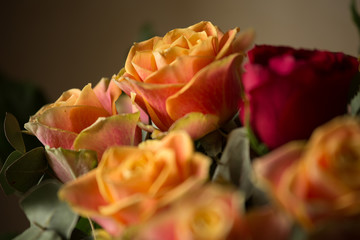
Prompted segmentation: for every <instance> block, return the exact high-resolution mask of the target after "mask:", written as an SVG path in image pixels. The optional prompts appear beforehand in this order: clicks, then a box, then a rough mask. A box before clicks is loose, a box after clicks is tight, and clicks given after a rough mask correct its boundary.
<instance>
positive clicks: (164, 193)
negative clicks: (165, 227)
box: [59, 132, 210, 236]
mask: <svg viewBox="0 0 360 240" xmlns="http://www.w3.org/2000/svg"><path fill="white" fill-rule="evenodd" d="M209 164H210V160H209V158H208V157H206V156H205V155H202V154H199V153H194V147H193V143H192V140H191V138H190V137H189V136H188V135H187V134H186V133H184V132H174V133H172V134H169V135H168V136H166V137H165V138H163V139H162V140H161V141H158V140H152V141H146V142H144V143H142V144H140V145H139V146H138V147H130V146H121V147H112V148H110V149H108V150H107V151H106V152H105V153H104V155H103V158H102V160H101V162H100V164H99V166H98V167H97V168H96V169H94V170H92V171H91V172H89V173H87V174H85V175H83V176H81V177H80V178H78V179H76V180H74V181H72V182H68V183H67V184H66V185H65V186H64V187H63V188H62V189H61V190H60V192H59V196H60V198H61V199H63V200H65V201H67V202H68V203H69V204H70V205H71V206H72V207H73V209H74V210H75V211H76V212H78V213H80V214H81V215H84V216H88V217H91V218H93V219H94V220H95V221H97V222H98V223H99V224H100V225H101V226H102V227H103V228H104V229H105V230H107V231H108V232H109V233H111V234H112V235H116V236H118V235H120V234H121V233H122V231H123V229H124V228H125V227H127V226H129V225H132V224H137V223H141V222H143V221H144V220H146V219H148V218H149V217H150V216H151V215H152V214H153V213H154V212H155V211H156V210H157V209H158V208H159V207H162V206H165V205H166V204H168V203H169V202H171V201H173V199H174V198H178V196H181V195H182V194H183V193H184V192H186V191H188V189H189V188H191V187H193V186H194V185H197V184H198V183H202V182H203V181H205V180H206V179H207V178H208V172H209ZM84 196H86V197H84Z"/></svg>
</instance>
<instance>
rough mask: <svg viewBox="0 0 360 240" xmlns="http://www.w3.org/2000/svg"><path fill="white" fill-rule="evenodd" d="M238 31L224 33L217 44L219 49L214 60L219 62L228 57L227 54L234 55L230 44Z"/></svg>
mask: <svg viewBox="0 0 360 240" xmlns="http://www.w3.org/2000/svg"><path fill="white" fill-rule="evenodd" d="M239 31H240V29H239V28H234V29H233V30H230V31H228V32H226V33H225V35H224V36H223V37H222V38H221V40H220V43H219V49H221V50H220V52H219V53H218V54H217V56H216V60H219V59H221V58H224V57H226V56H228V55H229V54H232V53H235V52H234V51H233V49H232V48H231V46H232V43H233V41H234V39H235V37H236V34H237V33H238V32H239Z"/></svg>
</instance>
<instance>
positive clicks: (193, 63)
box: [145, 56, 214, 84]
mask: <svg viewBox="0 0 360 240" xmlns="http://www.w3.org/2000/svg"><path fill="white" fill-rule="evenodd" d="M213 60H214V57H212V56H203V57H202V56H182V57H179V58H178V59H176V61H175V62H173V64H171V65H166V66H165V67H163V68H161V69H160V70H158V71H157V72H155V73H154V74H153V75H151V76H150V77H149V78H148V79H146V80H145V82H146V83H158V84H172V83H187V82H189V81H190V80H191V79H192V77H193V76H194V75H195V74H196V73H197V72H198V71H200V70H201V69H202V68H204V67H205V66H207V65H208V64H209V63H211V62H212V61H213Z"/></svg>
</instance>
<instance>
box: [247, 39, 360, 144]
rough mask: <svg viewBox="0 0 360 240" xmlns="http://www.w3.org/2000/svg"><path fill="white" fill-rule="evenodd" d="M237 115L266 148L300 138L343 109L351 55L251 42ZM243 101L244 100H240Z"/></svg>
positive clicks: (352, 71) (354, 66)
mask: <svg viewBox="0 0 360 240" xmlns="http://www.w3.org/2000/svg"><path fill="white" fill-rule="evenodd" d="M248 56H249V63H248V64H247V65H246V66H245V68H246V73H244V76H243V85H244V90H245V94H246V98H247V100H246V101H247V103H246V101H245V102H244V101H241V102H240V111H241V114H240V118H241V120H242V122H243V123H244V122H245V115H246V113H247V112H248V113H249V117H250V126H251V127H252V129H253V130H254V132H255V133H256V134H257V136H258V137H259V138H260V140H261V141H262V142H264V143H265V144H266V145H267V146H268V147H269V148H270V149H273V148H276V147H278V146H280V145H282V144H284V143H287V142H289V141H291V140H295V139H306V138H308V137H309V136H310V134H311V132H312V131H313V130H314V129H315V128H316V127H317V126H319V125H321V124H323V123H325V122H327V121H329V120H330V119H332V118H334V117H335V116H338V115H342V114H344V113H345V112H346V104H347V94H348V89H349V85H350V81H351V79H352V78H353V76H354V75H355V73H356V72H357V71H358V61H357V59H356V58H355V57H352V56H348V55H345V54H343V53H332V52H326V51H315V50H304V49H300V50H295V49H293V48H290V47H274V46H266V45H261V46H255V48H253V49H252V50H251V51H249V53H248ZM245 103H246V104H245Z"/></svg>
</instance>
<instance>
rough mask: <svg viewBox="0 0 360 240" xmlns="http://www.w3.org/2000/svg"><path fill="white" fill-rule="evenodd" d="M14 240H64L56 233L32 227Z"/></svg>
mask: <svg viewBox="0 0 360 240" xmlns="http://www.w3.org/2000/svg"><path fill="white" fill-rule="evenodd" d="M14 240H62V238H61V237H60V236H59V235H58V234H57V233H56V232H54V231H51V230H50V231H49V230H43V229H41V228H38V227H36V226H31V227H29V228H28V229H26V230H25V231H24V232H23V233H21V234H20V235H19V236H17V237H16V238H14Z"/></svg>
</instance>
